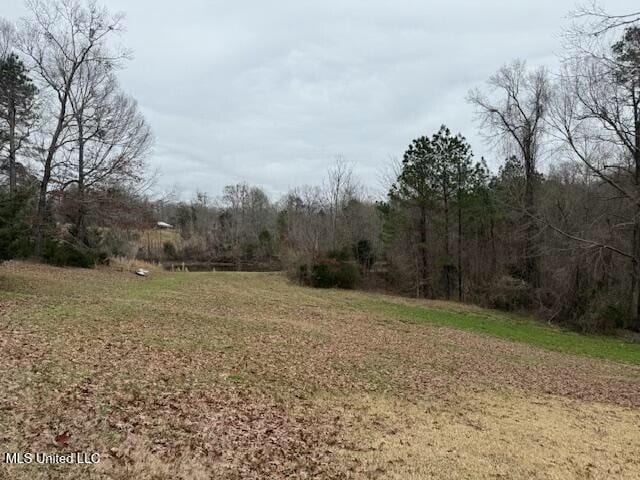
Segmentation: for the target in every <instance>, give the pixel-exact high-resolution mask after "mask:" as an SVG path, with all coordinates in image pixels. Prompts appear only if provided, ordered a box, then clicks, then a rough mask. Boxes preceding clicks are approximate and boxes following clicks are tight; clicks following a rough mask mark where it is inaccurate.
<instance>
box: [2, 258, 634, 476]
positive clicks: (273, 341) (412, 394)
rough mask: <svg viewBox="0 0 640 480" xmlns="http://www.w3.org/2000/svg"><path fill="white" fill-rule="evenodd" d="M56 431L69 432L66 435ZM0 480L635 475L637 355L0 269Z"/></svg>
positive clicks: (287, 291)
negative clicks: (89, 458)
mask: <svg viewBox="0 0 640 480" xmlns="http://www.w3.org/2000/svg"><path fill="white" fill-rule="evenodd" d="M65 432H67V433H66V434H65ZM76 451H80V452H89V453H91V452H98V453H100V455H101V461H100V463H99V464H97V465H56V466H51V465H48V466H43V465H34V464H31V465H7V464H0V478H10V479H14V478H15V479H38V478H55V479H58V478H61V479H66V478H82V479H90V478H113V479H129V478H131V479H176V478H180V479H191V478H193V479H209V478H224V479H236V478H237V479H240V478H243V479H244V478H269V479H270V478H276V479H277V478H331V479H333V478H338V479H339V478H392V479H422V478H447V479H458V478H470V479H477V478H522V479H530V478H540V479H543V478H544V479H569V478H579V479H583V478H592V479H613V478H625V479H634V478H635V479H637V478H640V345H638V344H631V343H624V342H622V341H621V340H617V339H610V338H599V337H583V336H579V335H576V334H573V333H568V332H563V331H560V330H557V329H552V328H551V327H546V326H544V325H542V324H539V323H535V322H533V321H531V320H527V319H522V318H516V317H513V316H507V315H505V314H501V313H497V312H491V311H486V310H481V309H479V308H474V307H467V306H463V305H459V304H455V303H450V304H449V303H445V302H424V301H414V300H408V299H401V298H396V297H390V296H383V295H375V294H369V293H362V292H350V291H349V292H347V291H338V290H314V289H309V288H302V287H298V286H295V285H292V284H290V283H288V282H287V280H286V279H284V278H283V277H282V276H280V275H279V274H262V273H261V274H254V273H164V272H154V273H153V274H152V275H151V277H149V278H139V277H135V276H134V275H132V274H131V273H127V272H118V271H116V270H115V269H108V268H103V269H97V270H75V269H58V268H53V267H46V266H41V265H30V264H25V263H17V262H9V263H6V264H4V265H2V266H0V453H1V454H4V453H5V452H47V453H56V452H58V453H64V452H76Z"/></svg>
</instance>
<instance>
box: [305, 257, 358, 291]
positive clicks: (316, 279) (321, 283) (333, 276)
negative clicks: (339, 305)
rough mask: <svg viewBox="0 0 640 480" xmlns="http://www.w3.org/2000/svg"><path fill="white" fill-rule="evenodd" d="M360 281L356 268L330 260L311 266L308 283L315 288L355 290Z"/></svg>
mask: <svg viewBox="0 0 640 480" xmlns="http://www.w3.org/2000/svg"><path fill="white" fill-rule="evenodd" d="M359 280H360V271H359V270H358V267H357V266H355V265H354V264H352V263H349V262H341V261H338V260H335V259H332V258H328V259H325V260H320V261H317V262H316V263H314V264H313V265H312V266H311V275H310V283H311V286H312V287H316V288H332V287H338V288H346V289H352V288H355V287H356V285H357V284H358V282H359Z"/></svg>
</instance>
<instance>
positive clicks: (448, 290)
mask: <svg viewBox="0 0 640 480" xmlns="http://www.w3.org/2000/svg"><path fill="white" fill-rule="evenodd" d="M444 257H445V264H444V281H445V295H446V297H447V300H449V299H450V298H451V249H450V246H449V199H448V193H447V191H446V189H445V190H444Z"/></svg>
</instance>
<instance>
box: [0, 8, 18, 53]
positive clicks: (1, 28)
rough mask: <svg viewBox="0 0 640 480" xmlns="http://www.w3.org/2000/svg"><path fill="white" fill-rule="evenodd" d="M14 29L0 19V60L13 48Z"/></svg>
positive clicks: (5, 20) (7, 21)
mask: <svg viewBox="0 0 640 480" xmlns="http://www.w3.org/2000/svg"><path fill="white" fill-rule="evenodd" d="M15 40H16V28H15V26H14V25H13V23H11V22H10V21H9V20H7V19H5V18H2V17H0V58H5V57H7V55H9V54H10V53H11V52H12V51H13V48H14V45H15Z"/></svg>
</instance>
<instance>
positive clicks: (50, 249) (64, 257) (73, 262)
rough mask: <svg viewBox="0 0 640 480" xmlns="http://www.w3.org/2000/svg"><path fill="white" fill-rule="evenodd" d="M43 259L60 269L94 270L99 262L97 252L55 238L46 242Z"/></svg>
mask: <svg viewBox="0 0 640 480" xmlns="http://www.w3.org/2000/svg"><path fill="white" fill-rule="evenodd" d="M43 259H44V261H45V262H47V263H50V264H52V265H56V266H58V267H80V268H92V267H94V266H95V265H96V262H98V261H99V258H98V255H97V254H96V253H95V252H93V251H91V250H88V249H86V248H82V247H78V246H76V245H73V244H72V243H69V242H66V241H59V240H56V239H53V238H50V239H48V240H47V241H46V244H45V248H44V254H43Z"/></svg>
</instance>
